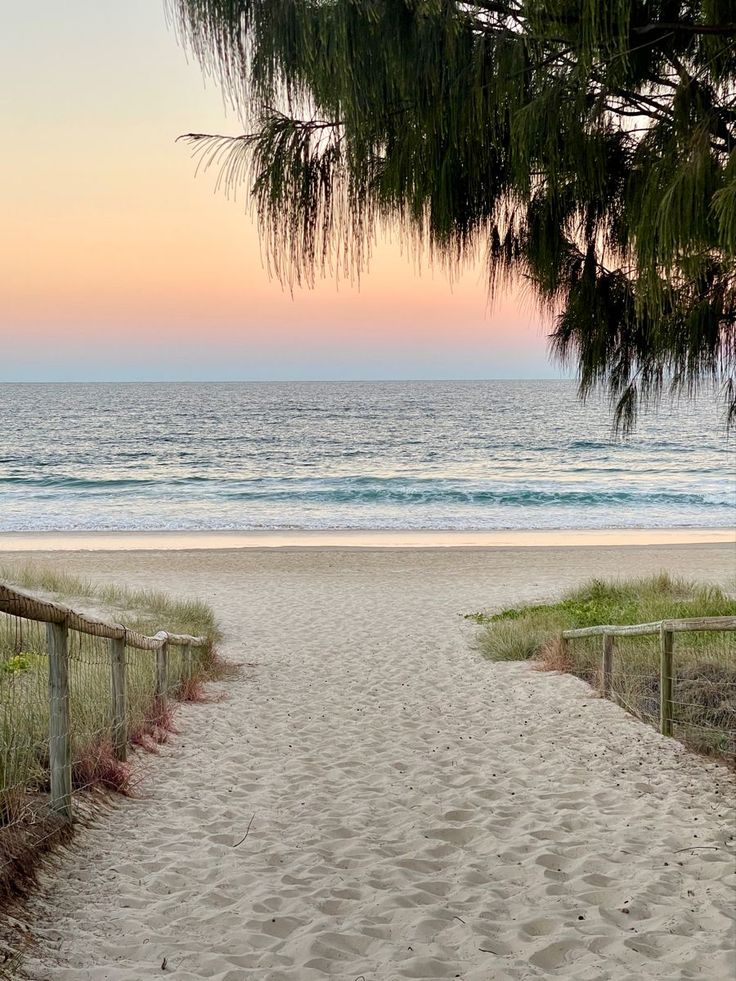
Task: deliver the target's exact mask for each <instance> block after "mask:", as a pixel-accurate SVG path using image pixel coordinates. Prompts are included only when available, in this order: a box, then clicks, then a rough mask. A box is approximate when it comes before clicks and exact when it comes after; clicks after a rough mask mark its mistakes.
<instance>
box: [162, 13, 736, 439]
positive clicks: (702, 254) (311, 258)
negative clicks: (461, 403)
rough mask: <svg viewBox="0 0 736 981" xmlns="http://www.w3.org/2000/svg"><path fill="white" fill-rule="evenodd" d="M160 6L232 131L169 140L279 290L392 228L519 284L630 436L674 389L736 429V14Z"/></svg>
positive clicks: (355, 257) (354, 266)
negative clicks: (718, 397)
mask: <svg viewBox="0 0 736 981" xmlns="http://www.w3.org/2000/svg"><path fill="white" fill-rule="evenodd" d="M169 2H170V4H171V9H172V11H173V13H174V16H175V18H176V21H177V25H178V28H179V30H180V34H181V36H182V38H183V39H184V41H185V43H187V44H188V45H189V46H190V47H191V49H192V50H193V51H194V52H195V53H196V55H197V57H198V58H199V60H200V61H201V63H202V65H203V66H204V68H205V70H206V71H207V72H209V73H213V74H215V75H216V77H217V78H218V79H219V80H220V82H221V83H222V86H223V89H224V91H225V93H226V95H227V97H228V98H229V99H230V100H231V101H232V103H233V104H234V105H235V106H236V107H237V108H238V109H239V110H240V112H241V115H242V118H243V122H244V129H245V130H246V132H245V133H244V135H236V136H219V135H206V134H198V133H192V134H188V135H187V137H186V139H187V140H189V141H190V142H191V143H192V144H193V147H194V152H195V154H197V155H198V156H199V157H200V159H201V161H202V162H203V163H204V164H205V165H207V166H211V165H215V166H217V167H218V168H220V180H221V181H222V182H223V183H224V184H225V185H227V186H229V187H234V186H235V185H238V184H240V183H243V182H244V183H245V184H246V185H247V186H248V188H249V190H250V191H251V192H252V195H253V200H254V202H255V204H256V208H257V212H258V215H259V217H260V219H261V222H262V226H263V229H264V232H265V235H266V241H267V245H268V254H269V257H270V260H271V262H272V263H273V267H274V269H275V270H276V272H277V273H278V275H279V276H281V277H282V278H283V279H284V280H285V281H286V282H288V283H290V284H295V283H306V284H310V283H312V282H313V280H314V278H315V276H316V275H322V274H334V273H336V272H339V273H344V272H355V271H359V270H360V269H362V268H363V267H364V266H365V264H366V262H367V261H368V259H369V256H370V249H371V243H372V242H373V241H374V238H375V234H376V231H377V229H378V228H379V227H380V226H381V225H384V224H385V225H389V226H391V227H392V228H395V227H399V228H400V229H401V230H402V232H403V233H404V234H405V236H406V237H407V238H408V239H409V240H410V241H411V242H412V243H413V245H414V246H416V248H417V249H419V250H420V251H421V254H423V255H426V256H428V257H430V258H437V259H441V260H442V261H444V262H446V263H447V264H448V265H449V266H450V268H456V267H458V266H460V265H461V264H463V263H464V262H466V261H469V260H472V259H475V258H477V256H478V255H479V254H481V255H483V256H484V257H485V259H486V261H487V266H488V281H489V288H490V290H491V292H492V293H495V292H496V291H498V290H499V289H502V288H504V287H505V286H507V285H508V283H509V281H511V280H513V279H522V280H523V281H524V282H525V283H527V284H528V285H529V287H530V288H531V289H532V290H533V291H534V294H535V296H536V297H537V299H538V300H539V302H540V304H541V307H542V308H543V310H544V311H545V312H546V313H547V314H548V315H549V317H550V319H551V322H552V333H551V344H552V348H553V351H554V352H555V354H556V355H557V356H558V357H559V358H561V359H562V360H563V361H566V362H570V363H574V364H576V366H577V369H578V374H579V380H580V387H581V391H582V393H583V394H587V393H588V392H590V391H591V389H593V388H596V387H601V386H604V387H606V388H607V389H608V391H609V393H610V395H611V397H612V399H613V401H614V403H615V405H616V409H617V415H616V417H617V421H618V423H619V424H620V425H621V426H622V427H623V428H624V429H626V428H628V427H630V426H631V425H632V424H633V423H634V420H635V418H636V413H637V409H638V407H639V406H640V404H641V403H642V401H643V400H656V399H657V398H659V397H660V396H661V394H662V392H663V391H664V390H665V388H666V387H667V386H669V385H672V386H673V387H674V388H675V389H676V390H678V391H685V392H687V393H688V394H690V395H692V394H695V393H696V392H697V391H698V390H699V389H700V388H701V387H702V386H704V385H705V384H708V385H714V384H715V385H720V386H723V388H724V392H725V396H726V402H727V407H728V412H729V419H730V420H733V419H734V418H736V388H735V386H734V380H733V377H732V375H733V369H734V363H735V362H736V329H735V324H736V2H735V0H690V2H687V0H685V2H683V0H658V2H651V0H469V2H458V0H169Z"/></svg>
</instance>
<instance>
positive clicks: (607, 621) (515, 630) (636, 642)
mask: <svg viewBox="0 0 736 981" xmlns="http://www.w3.org/2000/svg"><path fill="white" fill-rule="evenodd" d="M466 616H467V618H468V619H470V620H473V621H475V622H476V623H478V624H480V625H481V626H482V627H483V629H482V631H481V632H480V635H479V641H478V642H479V647H480V649H481V651H482V652H483V654H484V655H485V656H486V657H488V658H490V659H491V660H493V661H521V660H528V659H530V658H532V659H534V660H535V662H536V664H537V665H538V666H540V667H543V668H547V669H552V670H561V671H569V672H572V673H573V674H575V675H577V676H578V677H579V678H582V679H583V680H584V681H587V682H589V683H590V684H592V685H593V686H595V687H600V672H601V638H600V637H599V636H598V637H588V638H579V639H575V640H571V641H569V642H568V644H567V645H566V646H563V645H562V643H561V635H562V631H563V630H568V629H572V628H574V627H593V626H604V625H623V624H633V623H656V622H658V621H660V620H668V619H685V618H688V617H709V616H736V599H734V598H733V597H731V596H728V595H727V594H726V593H724V592H723V590H721V589H719V588H717V587H715V586H704V585H699V584H697V583H692V582H687V581H685V580H681V579H673V578H672V577H670V576H668V575H666V574H662V575H659V576H655V577H653V578H651V579H634V580H626V581H617V582H602V581H600V580H593V581H592V582H590V583H587V584H586V585H584V586H582V587H581V588H580V589H576V590H573V591H572V592H570V593H568V594H567V595H566V596H564V597H563V598H562V599H561V600H560V601H559V602H557V603H540V604H534V605H530V606H518V607H511V608H509V609H506V610H501V611H500V612H498V613H493V614H491V613H483V612H481V613H472V614H467V615H466ZM674 663H675V678H674V734H675V735H676V736H677V737H678V738H679V739H681V740H682V741H683V742H685V743H686V744H687V745H688V746H690V747H691V748H692V749H695V750H697V751H699V752H704V753H708V754H713V755H717V756H721V757H723V758H725V759H728V760H731V761H732V762H733V761H734V760H736V635H735V634H733V633H707V632H704V631H694V632H685V633H677V634H676V642H675V662H674ZM659 670H660V642H659V636H658V635H656V636H643V637H617V638H616V639H615V650H614V657H613V678H612V697H613V698H614V699H615V700H616V701H618V702H619V704H620V705H622V706H623V707H624V708H626V709H627V710H628V711H630V712H633V713H634V714H635V715H637V716H638V717H639V718H641V719H644V720H645V721H648V722H651V723H653V724H655V725H656V724H658V721H659V684H660V682H659Z"/></svg>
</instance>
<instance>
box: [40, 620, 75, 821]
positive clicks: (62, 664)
mask: <svg viewBox="0 0 736 981" xmlns="http://www.w3.org/2000/svg"><path fill="white" fill-rule="evenodd" d="M46 638H47V641H48V649H49V708H50V712H49V773H50V777H51V810H52V811H55V812H56V813H57V814H59V815H60V816H61V817H64V818H71V816H72V745H71V744H72V736H71V725H70V718H69V649H68V645H67V638H68V629H67V625H66V623H47V624H46Z"/></svg>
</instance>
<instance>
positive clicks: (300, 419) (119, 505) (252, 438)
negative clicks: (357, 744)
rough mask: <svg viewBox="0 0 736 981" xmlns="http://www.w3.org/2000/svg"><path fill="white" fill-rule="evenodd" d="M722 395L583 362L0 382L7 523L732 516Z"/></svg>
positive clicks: (572, 521) (521, 522) (79, 525)
mask: <svg viewBox="0 0 736 981" xmlns="http://www.w3.org/2000/svg"><path fill="white" fill-rule="evenodd" d="M735 487H736V471H735V468H734V457H733V453H732V452H731V447H730V445H729V441H728V439H727V437H726V435H725V432H724V425H723V418H722V406H721V404H720V401H719V400H718V399H717V398H715V397H714V398H713V399H701V400H700V401H699V402H698V403H697V404H694V405H693V404H691V403H689V402H686V401H682V402H681V403H679V405H676V406H675V407H672V406H670V405H667V404H666V405H665V406H663V408H662V409H660V411H659V412H658V413H657V414H650V415H647V416H645V417H644V418H642V420H641V422H640V424H639V427H638V429H637V430H636V432H635V433H634V435H633V436H632V437H631V438H629V439H627V440H618V439H616V438H615V437H614V436H613V434H612V431H611V418H610V415H609V413H608V410H607V408H606V404H605V402H598V401H595V402H591V403H589V404H588V405H583V404H581V403H580V402H579V401H578V400H577V398H576V387H575V384H574V383H573V382H569V381H482V382H344V383H326V382H325V383H322V382H291V383H256V382H253V383H232V384H229V383H228V384H225V383H222V384H198V383H192V384H175V383H170V384H169V383H167V384H48V385H47V384H0V531H51V530H72V529H76V530H94V529H105V530H116V529H117V530H166V529H171V530H174V529H177V530H192V529H208V530H212V529H222V530H248V529H270V528H274V529H295V528H304V529H328V528H336V529H374V528H376V529H391V528H394V529H414V528H416V529H555V528H556V529H562V528H578V529H593V528H655V527H662V528H682V527H713V528H716V527H728V526H732V525H733V524H734V510H733V507H734V489H735Z"/></svg>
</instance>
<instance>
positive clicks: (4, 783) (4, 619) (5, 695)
mask: <svg viewBox="0 0 736 981" xmlns="http://www.w3.org/2000/svg"><path fill="white" fill-rule="evenodd" d="M131 639H132V641H133V642H134V643H138V642H140V641H141V635H137V634H135V635H134V634H131ZM114 643H115V641H114V640H111V639H110V638H108V637H104V636H99V635H97V634H94V633H87V632H82V631H79V630H74V629H69V630H68V631H67V634H66V644H65V663H66V670H67V676H68V719H69V725H68V732H66V733H65V734H64V735H65V737H67V745H68V750H69V752H68V755H69V761H70V768H71V785H72V789H73V790H81V789H84V788H88V787H90V786H93V785H102V786H107V787H110V788H113V789H122V786H121V785H122V783H123V782H124V781H125V780H126V779H127V773H126V772H125V771H124V765H123V764H122V763H121V760H120V758H119V757H120V754H119V753H116V746H115V735H116V725H120V721H121V720H120V718H119V716H120V710H121V707H122V711H123V713H124V719H123V732H124V738H125V740H126V742H132V743H137V744H139V745H144V746H146V747H147V748H152V747H153V745H154V744H156V743H159V742H163V741H164V740H165V738H166V736H167V733H168V731H170V729H171V715H172V710H171V706H170V705H169V701H170V700H173V699H175V698H178V697H180V696H186V690H187V685H188V684H190V683H191V679H192V677H193V676H194V675H195V674H196V672H197V670H198V667H199V664H200V657H201V651H200V649H199V648H197V647H196V646H191V645H180V644H173V643H171V644H169V643H167V644H165V647H164V652H163V654H162V653H161V651H160V650H157V649H155V648H153V649H146V650H140V649H137V648H136V647H133V646H128V645H126V646H125V647H124V661H123V664H124V698H123V699H122V700H121V701H120V703H119V705H118V711H117V713H116V710H115V701H114V697H113V695H114V691H113V687H114V686H113V670H112V667H113V649H112V645H113V644H114ZM118 643H120V641H118ZM159 648H160V644H159ZM162 658H163V660H162ZM49 666H50V658H49V641H48V625H47V624H46V623H43V622H39V621H36V620H28V619H25V618H24V617H22V616H16V615H13V614H9V613H5V612H0V834H2V832H3V831H5V830H7V829H12V828H13V827H15V826H18V825H21V824H23V823H25V822H28V820H29V819H33V815H34V813H35V814H38V811H39V805H40V800H41V797H43V805H44V806H45V805H46V802H47V797H46V795H47V794H48V792H49V789H50V762H51V761H50V736H49V734H50V729H51V715H52V708H51V705H52V703H51V700H50V690H49ZM162 667H163V672H162ZM0 850H1V849H0Z"/></svg>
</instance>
